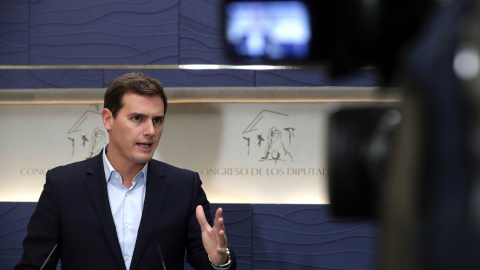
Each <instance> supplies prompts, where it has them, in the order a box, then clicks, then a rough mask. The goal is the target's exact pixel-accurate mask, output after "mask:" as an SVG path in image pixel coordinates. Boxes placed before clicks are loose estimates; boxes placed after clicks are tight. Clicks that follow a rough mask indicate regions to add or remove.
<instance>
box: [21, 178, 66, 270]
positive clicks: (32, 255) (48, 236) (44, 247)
mask: <svg viewBox="0 0 480 270" xmlns="http://www.w3.org/2000/svg"><path fill="white" fill-rule="evenodd" d="M54 178H55V177H54V173H53V171H52V170H50V171H48V172H47V176H46V183H45V185H44V187H43V191H42V194H41V195H40V199H39V200H38V203H37V207H36V209H35V211H34V213H33V215H32V217H31V218H30V222H29V224H28V226H27V236H26V237H25V239H24V240H23V255H22V258H21V260H20V262H19V263H18V264H17V265H16V266H15V270H23V269H25V270H26V269H40V268H41V267H42V266H43V269H56V266H57V263H58V258H59V254H60V250H61V247H60V239H59V237H60V226H59V214H58V205H57V196H56V188H55V184H54ZM52 251H53V252H52ZM47 258H49V259H48V262H47ZM44 264H45V265H44Z"/></svg>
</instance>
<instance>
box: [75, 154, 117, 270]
mask: <svg viewBox="0 0 480 270" xmlns="http://www.w3.org/2000/svg"><path fill="white" fill-rule="evenodd" d="M85 184H86V186H87V190H88V194H89V196H90V199H91V201H92V205H93V207H94V208H95V212H96V214H97V217H98V219H99V220H100V222H101V224H102V226H103V231H104V234H105V237H106V238H107V241H108V243H109V244H110V248H111V249H112V252H113V254H114V256H115V258H116V259H117V262H118V263H119V266H120V268H119V269H126V268H125V263H124V261H123V257H122V250H121V248H120V244H119V242H118V237H117V233H116V229H115V222H114V221H113V217H112V211H111V210H110V203H109V201H108V193H107V184H106V179H105V172H104V169H103V160H102V153H100V154H99V155H97V156H95V157H93V158H91V159H90V164H89V167H88V169H87V178H86V181H85Z"/></svg>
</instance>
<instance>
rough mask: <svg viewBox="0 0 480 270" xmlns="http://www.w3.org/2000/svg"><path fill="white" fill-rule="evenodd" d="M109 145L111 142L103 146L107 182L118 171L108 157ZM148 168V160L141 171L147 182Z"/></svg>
mask: <svg viewBox="0 0 480 270" xmlns="http://www.w3.org/2000/svg"><path fill="white" fill-rule="evenodd" d="M109 145H110V144H107V145H105V147H103V151H102V158H103V170H104V172H105V180H106V181H107V183H108V181H109V180H110V176H111V175H112V172H115V171H116V170H115V168H113V166H112V164H111V163H110V161H108V158H107V152H108V147H109ZM147 170H148V162H147V163H145V166H143V169H142V170H141V171H140V172H139V174H140V173H143V177H144V179H145V183H146V182H147ZM137 175H138V174H137Z"/></svg>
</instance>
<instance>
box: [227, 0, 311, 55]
mask: <svg viewBox="0 0 480 270" xmlns="http://www.w3.org/2000/svg"><path fill="white" fill-rule="evenodd" d="M311 38H312V30H311V25H310V15H309V10H308V6H307V5H306V4H305V3H304V2H303V1H228V2H227V4H226V6H225V39H226V43H227V46H228V49H229V50H230V52H231V53H233V55H235V56H237V57H239V58H243V59H246V60H255V59H257V60H274V61H276V60H303V59H307V58H308V56H309V53H310V50H311V48H310V46H311V45H310V42H311Z"/></svg>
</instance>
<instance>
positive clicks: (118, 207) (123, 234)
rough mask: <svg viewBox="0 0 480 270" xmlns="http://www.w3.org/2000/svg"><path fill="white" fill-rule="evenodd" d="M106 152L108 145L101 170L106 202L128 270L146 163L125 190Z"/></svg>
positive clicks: (143, 190) (136, 226) (141, 202)
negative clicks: (105, 188) (103, 172)
mask: <svg viewBox="0 0 480 270" xmlns="http://www.w3.org/2000/svg"><path fill="white" fill-rule="evenodd" d="M107 151H108V145H107V146H105V148H104V150H103V168H104V170H105V179H107V192H108V200H109V202H110V210H112V216H113V220H114V222H115V227H116V230H117V236H118V242H119V243H120V248H121V249H122V255H123V260H124V262H125V267H126V268H127V270H129V269H130V264H131V262H132V256H133V250H134V248H135V242H136V240H137V233H138V227H139V226H140V220H141V219H142V211H143V203H144V201H145V190H146V183H147V169H148V163H147V164H145V166H144V167H143V169H142V170H141V171H140V172H139V173H138V174H137V175H136V176H135V178H134V179H133V185H132V186H131V187H130V188H129V189H127V188H126V187H125V186H124V185H123V184H122V176H121V175H120V174H119V173H118V172H117V171H115V169H114V168H113V167H112V164H110V162H109V161H108V158H107V155H106V152H107Z"/></svg>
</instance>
